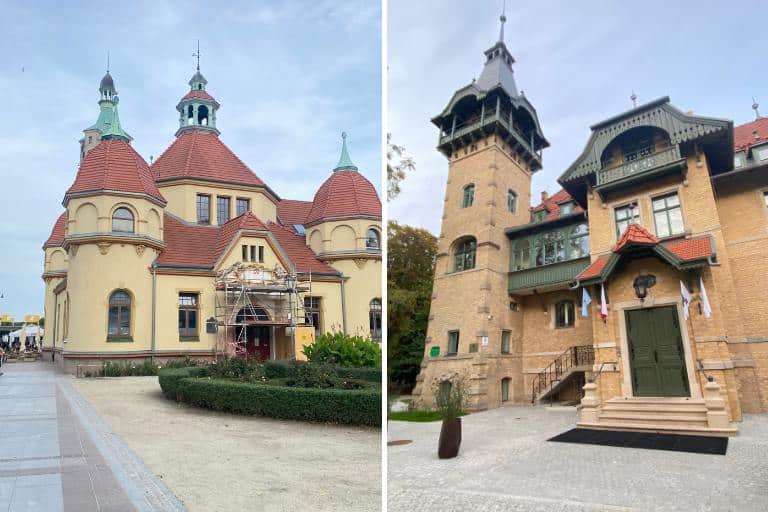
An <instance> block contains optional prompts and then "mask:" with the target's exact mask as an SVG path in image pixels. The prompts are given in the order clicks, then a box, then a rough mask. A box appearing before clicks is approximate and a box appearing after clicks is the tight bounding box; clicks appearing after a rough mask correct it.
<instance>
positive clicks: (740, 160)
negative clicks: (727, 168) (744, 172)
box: [733, 153, 744, 169]
mask: <svg viewBox="0 0 768 512" xmlns="http://www.w3.org/2000/svg"><path fill="white" fill-rule="evenodd" d="M743 165H744V155H742V154H741V153H737V154H736V155H735V156H734V157H733V166H734V167H735V168H737V169H738V168H739V167H742V166H743Z"/></svg>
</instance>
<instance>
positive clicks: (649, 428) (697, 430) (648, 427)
mask: <svg viewBox="0 0 768 512" xmlns="http://www.w3.org/2000/svg"><path fill="white" fill-rule="evenodd" d="M576 426H577V427H579V428H591V429H595V430H620V431H626V432H655V433H659V434H681V435H689V436H720V437H722V436H733V435H736V432H737V429H736V427H729V428H709V427H701V426H697V425H664V424H653V423H628V422H621V423H611V422H607V421H606V422H602V421H601V422H599V423H577V424H576Z"/></svg>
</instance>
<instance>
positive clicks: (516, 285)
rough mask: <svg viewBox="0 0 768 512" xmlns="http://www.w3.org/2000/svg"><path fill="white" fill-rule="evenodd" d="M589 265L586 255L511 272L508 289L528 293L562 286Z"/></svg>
mask: <svg viewBox="0 0 768 512" xmlns="http://www.w3.org/2000/svg"><path fill="white" fill-rule="evenodd" d="M588 266H589V257H585V258H578V259H574V260H568V261H561V262H559V263H552V264H551V265H543V266H541V267H532V268H527V269H525V270H518V271H515V272H510V273H509V286H508V290H509V293H510V294H514V295H528V294H530V293H533V290H540V291H545V290H551V289H557V288H562V287H565V286H567V285H568V284H569V283H570V282H571V281H573V278H574V277H576V276H577V275H578V274H579V273H580V272H581V271H582V270H584V269H585V268H587V267H588Z"/></svg>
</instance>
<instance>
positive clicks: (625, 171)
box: [597, 144, 683, 187]
mask: <svg viewBox="0 0 768 512" xmlns="http://www.w3.org/2000/svg"><path fill="white" fill-rule="evenodd" d="M682 162H683V159H682V157H681V156H680V146H679V145H678V144H675V145H674V146H670V147H669V148H667V149H664V150H661V151H658V152H656V153H652V154H650V155H648V156H646V157H645V158H640V159H637V160H633V161H632V162H627V163H625V164H621V165H617V166H614V167H609V168H607V169H600V170H599V171H598V173H597V186H598V187H600V186H601V185H606V184H608V183H612V182H616V181H619V180H627V179H628V178H639V179H642V178H644V175H645V174H646V172H648V171H653V170H654V169H658V168H660V167H664V166H668V165H670V164H675V163H682Z"/></svg>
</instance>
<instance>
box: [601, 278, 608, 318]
mask: <svg viewBox="0 0 768 512" xmlns="http://www.w3.org/2000/svg"><path fill="white" fill-rule="evenodd" d="M600 318H602V319H603V320H605V319H606V318H608V303H607V302H605V284H601V285H600Z"/></svg>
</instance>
